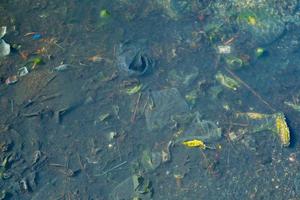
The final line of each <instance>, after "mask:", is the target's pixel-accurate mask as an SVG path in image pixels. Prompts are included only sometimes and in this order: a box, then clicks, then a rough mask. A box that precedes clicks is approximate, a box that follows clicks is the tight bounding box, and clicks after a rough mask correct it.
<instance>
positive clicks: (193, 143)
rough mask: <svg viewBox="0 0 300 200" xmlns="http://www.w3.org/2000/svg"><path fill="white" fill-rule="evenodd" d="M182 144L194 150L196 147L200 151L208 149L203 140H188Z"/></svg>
mask: <svg viewBox="0 0 300 200" xmlns="http://www.w3.org/2000/svg"><path fill="white" fill-rule="evenodd" d="M182 144H183V145H185V146H186V147H190V148H194V147H197V148H200V149H206V148H207V146H206V145H205V144H204V142H203V141H201V140H188V141H184V142H182Z"/></svg>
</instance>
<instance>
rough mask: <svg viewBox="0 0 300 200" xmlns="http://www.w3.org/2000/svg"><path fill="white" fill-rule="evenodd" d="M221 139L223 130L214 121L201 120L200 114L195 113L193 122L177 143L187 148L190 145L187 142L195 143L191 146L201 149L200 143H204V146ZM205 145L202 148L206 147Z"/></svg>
mask: <svg viewBox="0 0 300 200" xmlns="http://www.w3.org/2000/svg"><path fill="white" fill-rule="evenodd" d="M221 138H222V130H221V128H219V127H218V126H217V125H216V124H215V123H214V122H212V121H209V120H202V119H200V114H199V113H195V114H194V116H193V120H192V122H190V124H189V125H188V126H187V128H186V130H184V131H183V134H180V135H179V137H178V138H177V139H176V140H175V143H183V144H185V145H186V146H187V145H188V144H189V143H185V142H188V141H194V142H191V144H198V146H199V147H200V143H203V145H204V144H205V143H213V142H216V141H218V140H219V139H221ZM203 145H202V147H204V146H203ZM205 146H206V145H205Z"/></svg>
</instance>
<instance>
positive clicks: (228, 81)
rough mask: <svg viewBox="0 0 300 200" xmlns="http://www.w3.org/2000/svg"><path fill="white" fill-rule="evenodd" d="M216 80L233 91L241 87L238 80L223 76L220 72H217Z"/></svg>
mask: <svg viewBox="0 0 300 200" xmlns="http://www.w3.org/2000/svg"><path fill="white" fill-rule="evenodd" d="M215 78H216V80H217V81H218V82H219V83H220V84H221V85H223V86H225V87H226V88H229V89H231V90H237V89H238V88H239V87H240V84H239V83H238V82H237V81H236V80H234V79H232V78H230V77H229V76H226V75H224V74H222V73H221V72H220V71H219V72H217V74H216V75H215Z"/></svg>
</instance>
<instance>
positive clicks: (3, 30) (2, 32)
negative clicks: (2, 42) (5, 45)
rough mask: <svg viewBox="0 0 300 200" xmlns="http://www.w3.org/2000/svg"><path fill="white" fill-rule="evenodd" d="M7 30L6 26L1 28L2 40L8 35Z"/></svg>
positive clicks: (0, 36) (0, 35) (0, 37)
mask: <svg viewBox="0 0 300 200" xmlns="http://www.w3.org/2000/svg"><path fill="white" fill-rule="evenodd" d="M6 30H7V27H6V26H2V27H1V29H0V39H2V38H3V37H4V35H5V34H6Z"/></svg>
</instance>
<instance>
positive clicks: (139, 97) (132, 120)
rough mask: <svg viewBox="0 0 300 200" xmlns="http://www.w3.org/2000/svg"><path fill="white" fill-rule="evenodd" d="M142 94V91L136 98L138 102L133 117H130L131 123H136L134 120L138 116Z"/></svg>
mask: <svg viewBox="0 0 300 200" xmlns="http://www.w3.org/2000/svg"><path fill="white" fill-rule="evenodd" d="M141 96H142V93H141V92H140V93H139V96H138V98H137V100H136V103H135V107H134V111H133V114H132V117H131V119H130V121H131V123H134V121H135V117H136V113H137V109H138V106H139V104H140V100H141Z"/></svg>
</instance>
